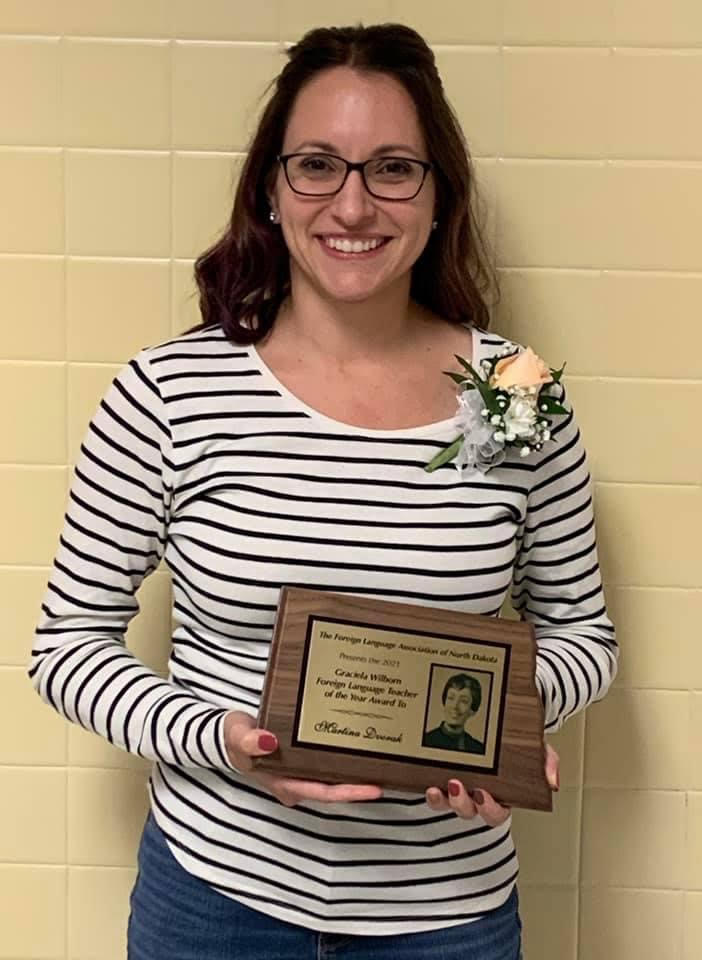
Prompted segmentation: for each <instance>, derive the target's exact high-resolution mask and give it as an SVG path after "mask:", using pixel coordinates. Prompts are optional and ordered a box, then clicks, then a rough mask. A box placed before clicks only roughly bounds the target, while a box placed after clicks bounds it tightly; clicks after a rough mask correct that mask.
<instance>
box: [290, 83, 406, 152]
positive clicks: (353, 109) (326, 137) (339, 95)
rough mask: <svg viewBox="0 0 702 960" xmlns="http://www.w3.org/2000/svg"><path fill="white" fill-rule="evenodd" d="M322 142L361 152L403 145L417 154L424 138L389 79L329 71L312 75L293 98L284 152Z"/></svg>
mask: <svg viewBox="0 0 702 960" xmlns="http://www.w3.org/2000/svg"><path fill="white" fill-rule="evenodd" d="M307 141H309V142H311V143H314V142H324V143H329V144H333V145H334V146H335V147H337V148H338V149H339V150H340V151H345V152H344V155H345V156H346V157H347V159H355V158H354V157H352V156H351V154H352V153H358V154H359V155H360V154H366V153H368V152H369V151H370V150H373V149H374V148H375V146H378V145H379V144H385V143H393V144H395V143H396V144H407V145H408V146H410V147H412V149H413V150H414V151H415V152H417V153H421V152H422V151H423V149H424V137H423V134H422V130H421V125H420V123H419V117H418V115H417V109H416V107H415V105H414V102H413V100H412V98H411V97H410V95H409V94H408V93H407V91H406V90H405V88H404V87H403V86H402V84H401V83H400V82H399V81H398V80H396V79H395V78H394V77H392V76H389V75H388V74H384V73H366V72H359V71H356V70H353V69H351V68H350V67H333V68H331V69H330V70H323V71H321V72H320V73H318V74H316V75H315V76H314V77H313V78H312V80H310V81H309V83H307V84H306V85H305V86H304V87H303V88H302V90H301V91H300V93H299V94H298V95H297V98H296V99H295V103H294V104H293V109H292V111H291V113H290V118H289V120H288V126H287V129H286V131H285V141H284V143H285V150H286V151H287V150H296V149H297V148H298V146H300V145H301V144H302V143H303V142H307Z"/></svg>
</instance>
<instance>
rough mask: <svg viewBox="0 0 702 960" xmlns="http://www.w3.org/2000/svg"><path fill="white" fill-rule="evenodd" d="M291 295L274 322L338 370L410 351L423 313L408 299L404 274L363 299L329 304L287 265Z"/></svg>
mask: <svg viewBox="0 0 702 960" xmlns="http://www.w3.org/2000/svg"><path fill="white" fill-rule="evenodd" d="M290 279H291V293H290V297H289V299H288V301H287V302H286V304H284V306H283V308H282V309H281V311H280V314H279V317H278V320H277V321H276V324H278V323H279V321H282V324H281V326H284V327H285V328H286V329H287V331H288V332H289V333H290V334H292V335H293V336H294V339H295V341H296V342H297V343H301V344H302V343H304V344H305V346H306V350H308V349H309V347H311V348H312V349H314V350H315V351H316V352H318V353H319V354H322V355H324V356H325V357H326V358H327V360H328V361H332V362H335V363H336V364H337V365H338V366H339V367H340V368H343V367H346V368H348V367H351V366H354V365H356V364H363V363H364V362H367V361H369V360H370V361H372V362H378V361H379V362H383V360H384V359H385V358H394V357H396V356H397V353H398V351H403V352H404V351H405V350H407V349H408V348H410V349H411V344H412V342H413V341H414V339H415V338H416V336H417V334H418V332H419V328H420V326H422V325H423V322H424V320H425V317H424V312H423V311H422V310H421V308H420V307H418V306H417V305H416V304H414V303H413V302H412V301H411V300H410V297H409V286H410V280H409V276H408V277H407V278H403V279H402V281H400V282H398V283H396V284H394V285H392V286H391V287H388V288H387V289H385V290H382V291H380V292H379V293H377V294H376V295H375V296H373V297H371V298H369V299H367V300H362V301H357V302H347V301H341V300H334V299H331V298H330V297H327V296H325V294H324V293H323V292H322V291H321V290H319V289H318V288H316V287H314V286H312V285H311V284H310V283H309V282H308V280H307V278H306V277H305V276H304V275H302V274H301V272H300V271H299V270H297V269H296V268H295V265H294V264H291V277H290Z"/></svg>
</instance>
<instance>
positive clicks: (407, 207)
mask: <svg viewBox="0 0 702 960" xmlns="http://www.w3.org/2000/svg"><path fill="white" fill-rule="evenodd" d="M298 152H304V153H306V152H319V153H332V154H336V155H338V156H340V157H343V158H344V159H345V160H349V161H351V162H363V161H365V160H368V159H370V158H371V157H374V156H379V155H392V156H405V157H410V158H414V159H417V160H424V161H427V160H428V157H427V151H426V147H425V144H424V137H423V135H422V131H421V128H420V126H419V120H418V117H417V111H416V109H415V106H414V103H413V102H412V99H411V98H410V96H409V94H408V93H407V92H406V91H405V89H404V87H402V85H401V84H400V83H399V82H398V81H397V80H395V79H394V78H393V77H390V76H388V75H386V74H382V73H372V74H367V73H366V74H364V73H358V72H356V71H355V70H352V69H351V68H349V67H333V68H331V69H329V70H324V71H322V72H321V73H318V74H317V75H316V76H315V77H314V78H313V79H312V80H311V81H310V82H309V83H308V84H307V85H306V86H305V87H303V89H302V90H301V91H300V93H299V94H298V97H297V99H296V101H295V103H294V106H293V109H292V112H291V115H290V120H289V123H288V127H287V130H286V132H285V138H284V141H283V149H282V153H283V154H288V153H298ZM272 204H273V206H274V208H275V209H276V210H277V211H278V212H279V213H280V219H281V228H282V231H283V235H284V237H285V242H286V243H287V246H288V250H289V251H290V257H291V264H290V266H291V275H292V277H293V283H298V284H299V283H307V284H310V285H311V286H312V287H313V288H314V289H315V290H316V291H317V292H318V293H320V294H321V295H322V296H323V297H325V299H326V298H331V299H333V300H341V301H344V302H350V303H351V302H358V301H363V300H366V299H368V298H370V297H372V296H374V295H375V294H378V293H380V292H387V291H388V289H389V288H392V287H393V286H398V285H399V286H400V287H405V288H406V290H407V292H408V291H409V282H410V271H411V268H412V264H413V263H414V262H415V261H416V260H417V258H418V257H419V255H420V254H421V252H422V250H423V249H424V247H425V245H426V242H427V240H428V238H429V234H430V231H431V222H432V219H433V213H434V206H435V188H434V181H433V178H432V175H431V173H429V174H428V175H427V178H426V180H425V182H424V185H423V186H422V188H421V190H420V191H419V193H418V195H417V196H416V197H415V198H414V199H413V200H403V201H392V200H378V199H376V198H375V197H372V196H371V195H370V194H369V193H368V192H367V190H366V189H365V187H364V185H363V182H362V180H361V176H360V173H358V172H357V171H354V172H352V173H350V174H349V176H348V178H347V180H346V183H345V184H344V187H343V189H342V190H341V191H340V192H339V193H337V194H336V195H335V196H331V197H303V196H299V195H298V194H296V193H294V192H293V191H292V190H291V189H290V186H289V185H288V183H287V181H286V179H285V175H284V173H283V170H282V168H281V169H279V171H278V175H277V178H276V183H275V190H274V194H273V197H272ZM343 239H346V240H351V241H358V240H360V241H369V240H370V241H378V240H382V243H381V245H380V246H378V247H377V248H376V249H374V250H369V251H364V252H362V253H353V252H342V251H339V250H335V249H333V248H332V247H331V246H330V245H329V241H334V240H336V241H338V240H343Z"/></svg>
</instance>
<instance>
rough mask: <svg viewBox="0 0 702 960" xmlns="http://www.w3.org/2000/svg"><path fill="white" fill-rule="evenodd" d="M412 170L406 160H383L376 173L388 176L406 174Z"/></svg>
mask: <svg viewBox="0 0 702 960" xmlns="http://www.w3.org/2000/svg"><path fill="white" fill-rule="evenodd" d="M409 172H410V165H409V164H408V163H406V162H405V161H404V160H383V161H382V163H380V164H379V165H378V167H377V169H376V173H378V174H381V175H387V176H405V175H406V174H408V173H409Z"/></svg>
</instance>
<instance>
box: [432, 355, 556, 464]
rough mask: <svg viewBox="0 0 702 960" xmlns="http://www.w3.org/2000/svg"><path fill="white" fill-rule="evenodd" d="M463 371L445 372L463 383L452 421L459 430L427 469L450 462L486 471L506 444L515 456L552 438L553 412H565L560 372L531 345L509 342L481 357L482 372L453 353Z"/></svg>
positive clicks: (497, 461) (499, 459)
mask: <svg viewBox="0 0 702 960" xmlns="http://www.w3.org/2000/svg"><path fill="white" fill-rule="evenodd" d="M456 359H457V360H458V362H459V363H460V365H461V366H462V367H463V369H464V370H465V373H463V374H461V373H454V372H448V371H446V375H447V376H449V377H451V379H452V380H454V381H455V382H456V383H457V384H459V386H461V387H462V390H461V392H460V393H459V395H458V413H457V420H458V423H459V426H460V429H461V433H460V435H459V436H458V437H456V439H455V440H454V441H453V442H452V443H451V444H449V446H447V447H445V448H444V449H443V450H442V451H441V452H440V453H438V454H437V455H436V456H435V457H434V458H433V459H432V460H430V461H429V463H428V464H427V465H426V466H425V468H424V469H425V470H427V471H428V472H429V473H431V472H432V471H433V470H436V469H437V467H440V466H442V465H443V464H444V463H448V462H449V461H451V460H453V461H454V462H455V466H456V468H457V470H458V471H459V472H461V471H462V470H464V469H466V470H477V471H479V472H480V473H487V472H488V470H490V469H491V468H492V467H496V466H498V465H499V464H500V463H502V461H503V460H504V459H505V456H506V453H505V451H506V449H507V447H518V448H519V456H520V457H527V456H529V454H530V453H531V452H532V451H533V450H541V448H542V446H543V445H544V443H546V442H547V441H548V440H551V439H552V437H551V420H550V417H552V416H554V415H555V416H562V415H563V414H565V413H567V412H568V411H567V410H566V408H565V407H564V406H563V405H562V404H561V403H560V402H559V401H558V400H557V399H556V397H555V396H554V395H553V394H554V392H556V393H558V395H559V396H560V394H561V391H560V388H559V384H560V379H561V376H562V374H563V370H564V368H565V364H564V365H563V366H562V367H561V368H560V370H553V369H551V368H549V367H547V366H546V364H545V363H544V361H543V360H542V359H541V357H538V356H537V355H536V354H535V353H534V351H533V350H532V349H531V347H527V348H526V350H523V351H519V348H518V347H516V346H515V345H514V344H508V345H507V346H506V347H505V348H504V349H503V350H501V351H500V352H499V353H498V354H496V355H495V356H493V357H490V358H488V359H485V360H482V361H481V364H480V366H481V369H482V372H483V375H482V376H481V375H480V374H479V373H478V372H477V371H476V370H475V369H474V368H473V367H472V366H471V364H470V363H468V361H467V360H464V359H463V358H462V357H459V356H456Z"/></svg>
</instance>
